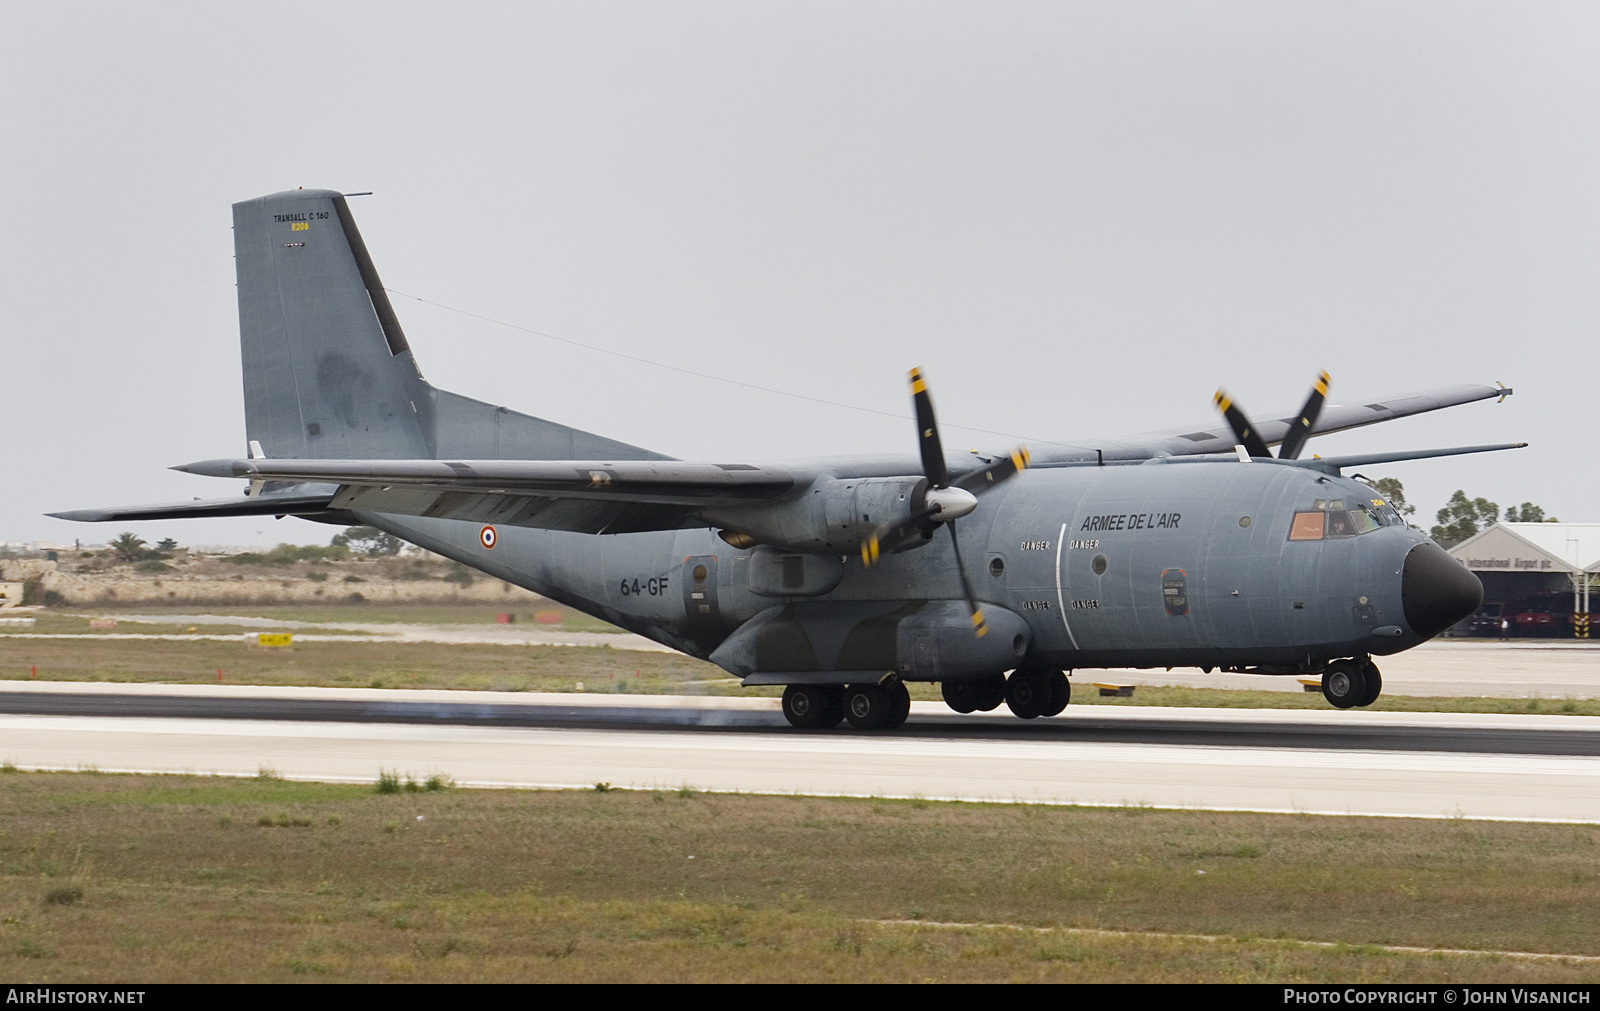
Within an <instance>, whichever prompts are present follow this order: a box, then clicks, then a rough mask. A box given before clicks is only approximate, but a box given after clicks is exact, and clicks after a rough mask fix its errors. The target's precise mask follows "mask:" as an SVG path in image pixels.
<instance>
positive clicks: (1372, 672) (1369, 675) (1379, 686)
mask: <svg viewBox="0 0 1600 1011" xmlns="http://www.w3.org/2000/svg"><path fill="white" fill-rule="evenodd" d="M1361 673H1362V675H1363V676H1364V677H1365V678H1366V681H1367V690H1366V691H1365V692H1363V693H1362V695H1361V701H1360V702H1357V703H1356V705H1357V706H1358V707H1359V706H1370V705H1372V704H1373V703H1374V702H1376V701H1378V696H1379V695H1382V694H1383V675H1382V674H1380V673H1378V665H1377V664H1375V663H1373V662H1372V661H1371V660H1368V661H1367V667H1366V670H1364V671H1362V672H1361Z"/></svg>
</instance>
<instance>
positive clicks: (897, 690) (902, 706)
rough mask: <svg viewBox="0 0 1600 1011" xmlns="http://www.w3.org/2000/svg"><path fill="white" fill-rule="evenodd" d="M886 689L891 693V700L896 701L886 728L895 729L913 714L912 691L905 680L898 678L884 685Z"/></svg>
mask: <svg viewBox="0 0 1600 1011" xmlns="http://www.w3.org/2000/svg"><path fill="white" fill-rule="evenodd" d="M884 691H886V692H888V693H889V700H890V701H891V702H893V703H894V712H893V713H892V714H891V715H890V717H889V723H888V725H887V726H886V727H885V728H884V729H886V730H893V729H894V728H895V727H898V726H902V725H903V724H904V723H905V722H906V718H907V717H909V716H910V715H911V692H910V690H909V689H907V688H906V684H905V682H904V681H901V680H899V679H896V680H895V681H894V682H893V683H892V684H889V685H886V686H884Z"/></svg>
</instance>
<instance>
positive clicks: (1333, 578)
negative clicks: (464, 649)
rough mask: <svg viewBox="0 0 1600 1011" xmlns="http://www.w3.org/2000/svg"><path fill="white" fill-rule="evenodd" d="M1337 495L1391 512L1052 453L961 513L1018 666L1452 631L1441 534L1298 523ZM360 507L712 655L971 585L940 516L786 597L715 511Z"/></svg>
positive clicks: (1408, 638)
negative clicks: (502, 520) (1428, 607)
mask: <svg viewBox="0 0 1600 1011" xmlns="http://www.w3.org/2000/svg"><path fill="white" fill-rule="evenodd" d="M1330 504H1331V505H1338V506H1342V507H1343V509H1344V511H1346V512H1348V511H1355V510H1358V509H1365V510H1366V511H1367V512H1368V513H1370V514H1372V515H1377V511H1378V510H1379V509H1386V508H1387V507H1384V506H1383V505H1382V501H1381V498H1380V497H1379V496H1377V495H1376V494H1375V493H1374V492H1373V490H1372V489H1371V488H1370V487H1369V486H1367V485H1365V484H1362V483H1360V482H1358V481H1354V480H1351V479H1348V478H1342V477H1331V476H1327V475H1324V474H1321V473H1319V472H1317V471H1315V470H1312V469H1308V468H1305V467H1296V466H1286V465H1278V464H1274V463H1272V462H1271V461H1258V462H1256V463H1252V464H1242V463H1224V462H1206V463H1180V462H1164V461H1157V462H1152V463H1148V464H1144V465H1135V466H1106V467H1094V466H1078V467H1060V468H1046V469H1036V470H1029V471H1026V472H1024V473H1022V474H1019V475H1018V476H1017V477H1016V478H1015V479H1014V480H1012V481H1011V482H1009V483H1008V484H1006V485H1004V486H1002V487H1000V488H996V489H995V490H994V491H993V492H991V493H990V494H988V495H986V496H984V497H983V498H982V500H981V503H980V505H979V506H978V508H977V510H976V511H975V512H974V513H972V514H971V515H970V516H968V517H966V518H964V519H962V520H961V521H960V543H961V548H962V552H963V561H964V562H965V564H966V567H967V570H968V571H969V572H970V573H972V579H973V582H974V586H975V590H976V593H977V597H978V599H979V600H980V601H982V602H983V603H984V604H986V605H988V606H989V607H992V608H993V607H997V608H1001V609H1005V610H1006V611H1009V612H1012V613H1013V614H1015V615H1017V616H1019V617H1020V618H1021V619H1022V621H1023V622H1024V623H1025V625H1026V629H1027V631H1026V633H1025V635H1026V638H1027V642H1026V643H1025V655H1024V656H1023V657H1021V658H1020V659H1017V660H1016V661H1015V662H1014V663H1011V664H1010V666H1012V667H1017V668H1021V667H1024V666H1027V667H1057V668H1064V669H1069V670H1070V669H1075V668H1084V667H1157V666H1187V667H1203V668H1211V667H1223V668H1227V667H1237V668H1243V667H1246V666H1253V667H1258V668H1262V667H1266V668H1273V669H1274V671H1273V672H1283V673H1290V672H1293V671H1295V670H1306V671H1310V670H1317V669H1320V668H1321V667H1322V666H1324V665H1325V664H1326V663H1327V662H1328V660H1329V659H1331V658H1336V657H1351V656H1364V655H1367V654H1380V655H1381V654H1389V653H1395V652H1399V651H1401V650H1403V649H1407V648H1410V647H1412V646H1415V645H1417V644H1418V643H1420V642H1422V641H1424V640H1425V639H1427V638H1429V637H1431V636H1432V635H1433V634H1436V633H1437V631H1438V629H1436V628H1435V629H1428V628H1425V627H1424V628H1422V629H1417V628H1414V627H1412V626H1413V623H1411V622H1408V620H1407V614H1406V606H1407V605H1406V600H1405V598H1404V597H1403V587H1402V583H1403V577H1404V573H1405V569H1406V561H1407V557H1408V555H1410V554H1411V553H1412V552H1413V551H1414V550H1421V551H1432V552H1438V551H1439V549H1438V548H1437V546H1435V545H1433V544H1432V542H1431V541H1429V540H1428V539H1427V538H1426V537H1425V536H1423V535H1422V534H1421V533H1419V532H1418V531H1416V530H1414V529H1411V528H1410V527H1407V526H1405V525H1404V524H1402V523H1399V522H1398V521H1397V519H1396V518H1394V517H1393V514H1392V512H1390V513H1388V514H1387V515H1388V516H1389V519H1388V520H1387V521H1386V523H1385V525H1379V524H1374V523H1371V522H1368V523H1366V524H1359V523H1358V524H1356V525H1355V526H1352V525H1351V524H1350V521H1349V520H1348V519H1345V518H1343V517H1335V518H1333V519H1329V520H1328V521H1327V522H1326V529H1325V532H1324V533H1322V534H1321V535H1320V536H1318V537H1316V538H1314V539H1291V536H1290V534H1291V525H1292V524H1293V523H1294V522H1295V516H1296V514H1297V513H1302V514H1303V513H1308V512H1312V511H1317V510H1321V511H1326V512H1329V513H1330V515H1332V514H1333V513H1335V512H1338V511H1339V510H1337V509H1334V510H1330V509H1329V506H1330ZM361 518H362V519H363V520H365V521H369V522H371V523H373V524H374V525H377V526H380V527H383V528H385V529H388V530H390V531H392V532H394V533H396V534H398V535H400V536H402V537H404V538H406V539H407V540H410V541H412V542H415V543H417V544H419V545H422V546H424V547H426V548H429V549H431V550H434V551H437V552H438V553H440V554H443V555H446V556H448V557H451V558H454V559H457V560H459V561H462V562H464V563H466V564H468V565H471V566H473V567H475V568H478V569H482V570H484V571H486V572H488V573H491V574H492V575H495V576H497V577H499V578H501V579H504V580H506V581H507V582H510V583H514V584H516V585H519V586H523V587H526V588H528V589H530V590H533V591H535V592H538V593H541V594H544V595H546V596H549V597H551V598H553V599H555V600H558V601H561V602H563V603H566V604H569V605H571V606H573V607H576V608H578V609H579V610H582V611H584V612H586V613H589V614H592V615H594V616H596V617H599V618H603V619H605V620H607V621H610V622H613V623H615V624H617V625H620V626H621V627H623V628H626V629H629V630H631V631H634V632H637V633H639V634H641V635H645V636H647V637H649V638H651V639H653V640H656V641H658V642H661V643H664V644H666V645H669V646H672V647H674V648H677V649H680V650H682V651H684V652H686V653H689V654H691V655H694V656H697V657H702V658H705V657H709V656H710V655H711V653H712V652H713V651H714V650H715V649H716V648H717V646H718V645H720V644H721V643H722V642H723V641H724V640H725V639H726V638H727V637H728V636H729V635H730V634H731V633H733V632H734V631H735V630H736V629H738V628H739V627H740V626H741V625H742V624H744V623H745V622H747V621H748V620H749V619H751V618H752V617H754V616H756V615H758V614H759V613H761V612H762V611H764V610H767V609H770V608H774V607H779V606H783V605H785V604H791V603H796V604H799V605H800V606H802V607H806V606H814V605H813V604H812V602H816V603H817V604H834V605H837V604H841V603H845V602H861V603H875V604H880V605H887V604H893V603H895V602H914V601H938V600H949V601H959V600H960V599H961V586H960V582H959V580H958V578H957V575H956V569H955V563H954V557H953V551H952V546H951V540H950V538H949V537H948V536H947V535H946V534H945V533H944V532H943V531H939V530H935V531H934V532H933V536H932V537H931V539H929V540H927V541H925V542H923V544H922V546H920V547H915V548H912V549H910V550H905V551H901V552H898V553H895V554H891V555H887V556H885V557H884V559H883V560H882V561H880V562H879V563H878V564H877V565H875V566H873V567H871V568H865V567H863V565H862V563H861V560H860V559H859V558H856V557H851V556H845V557H844V558H843V576H842V578H841V579H840V580H839V582H838V584H837V586H835V587H834V588H833V589H831V590H830V591H828V592H826V593H822V594H816V595H809V596H804V597H801V596H791V597H785V596H782V595H767V594H773V593H774V590H773V588H772V587H770V586H763V587H762V588H763V589H765V590H767V594H757V593H755V592H752V589H751V584H752V580H751V578H750V571H749V570H750V563H751V561H752V556H753V554H754V552H752V551H750V550H739V549H736V548H733V547H731V546H730V545H729V544H727V543H725V542H724V541H723V540H722V539H720V538H719V537H718V536H717V535H716V533H715V531H713V530H711V529H689V530H677V531H665V532H650V533H634V534H618V535H598V536H597V535H589V534H579V533H567V532H560V531H549V530H537V529H528V528H519V527H500V528H497V529H496V534H497V538H496V540H495V543H494V547H493V548H489V549H486V548H484V547H483V546H482V543H481V541H480V533H481V529H482V528H481V525H479V524H473V523H465V522H461V521H456V520H435V519H424V518H418V517H410V516H393V515H384V514H363V515H362V517H361ZM1357 518H1358V519H1359V518H1360V517H1357ZM1301 522H1302V524H1304V523H1306V522H1308V521H1307V520H1302V521H1301ZM1312 522H1315V521H1312ZM1363 525H1364V526H1365V527H1366V529H1365V532H1361V533H1356V532H1355V529H1356V528H1357V527H1359V526H1363ZM1302 536H1305V534H1304V531H1302ZM762 550H763V549H761V548H757V549H755V552H759V551H762ZM1440 553H1441V554H1442V552H1440ZM829 561H830V563H831V559H830V560H829ZM698 566H704V567H705V568H704V569H703V570H702V578H701V579H700V580H699V581H698V582H696V580H695V579H694V571H695V569H696V567H698ZM1422 624H1426V623H1425V622H1423V623H1422ZM1278 668H1281V671H1279V670H1277V669H1278ZM995 673H998V671H996V672H995ZM912 679H915V678H912ZM923 679H930V680H931V679H932V678H923Z"/></svg>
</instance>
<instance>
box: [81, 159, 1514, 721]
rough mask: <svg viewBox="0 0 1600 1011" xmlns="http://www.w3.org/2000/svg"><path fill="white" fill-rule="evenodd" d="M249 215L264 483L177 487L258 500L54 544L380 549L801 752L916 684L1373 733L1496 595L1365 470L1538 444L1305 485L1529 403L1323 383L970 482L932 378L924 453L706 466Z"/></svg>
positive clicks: (989, 695)
mask: <svg viewBox="0 0 1600 1011" xmlns="http://www.w3.org/2000/svg"><path fill="white" fill-rule="evenodd" d="M233 214H234V243H235V251H236V256H237V269H238V284H239V330H240V340H241V344H242V346H243V355H244V398H245V426H246V431H245V439H246V445H247V446H248V457H247V458H245V459H221V460H208V461H204V462H201V463H192V464H189V465H187V466H182V467H178V468H177V469H178V470H181V471H187V472H189V473H193V474H202V475H209V476H215V477H227V478H244V479H247V480H248V481H249V487H248V491H247V492H246V493H245V494H244V495H243V496H235V497H233V498H224V499H216V500H209V501H195V502H183V503H173V504H169V505H156V506H143V507H134V508H113V509H96V510H83V511H77V512H66V513H57V514H55V515H57V516H61V517H63V518H66V519H76V520H90V521H112V520H122V521H127V520H145V519H176V518H183V517H201V516H254V515H263V516H268V515H270V516H299V517H303V518H305V519H309V520H316V521H319V522H326V523H337V524H353V523H365V524H370V525H372V526H375V527H378V528H381V529H383V530H387V531H389V532H390V533H393V534H395V535H397V536H399V537H402V538H404V539H406V540H407V541H410V542H412V543H413V544H417V545H420V546H422V547H424V548H427V549H428V550H431V551H435V552H438V553H439V554H441V555H445V556H447V557H450V558H453V559H456V560H459V561H461V562H464V563H465V564H467V565H470V566H473V567H474V568H477V569H481V570H483V571H484V572H487V573H489V574H491V575H493V576H496V577H498V578H500V579H503V580H506V581H507V582H511V583H515V584H517V585H519V586H524V587H527V588H528V589H530V590H533V591H536V592H538V593H541V594H544V595H546V596H548V597H551V598H553V599H555V600H558V601H561V602H562V603H565V604H568V605H571V606H572V607H575V608H577V609H579V610H581V611H585V612H587V613H589V614H592V615H595V616H596V617H599V618H603V619H605V620H606V621H610V622H613V623H615V624H617V625H620V626H622V627H623V628H626V629H630V630H632V631H634V632H637V633H639V634H641V635H644V636H647V637H649V638H651V639H653V640H655V641H657V642H661V643H664V644H666V645H668V646H671V647H674V648H676V649H679V650H682V651H683V652H685V653H688V654H690V655H692V656H696V657H701V658H704V659H707V660H710V661H711V662H712V663H715V664H717V665H718V666H720V667H722V668H723V669H724V670H727V671H729V672H730V673H732V674H735V675H737V676H739V677H740V678H742V679H743V681H744V683H745V684H747V685H784V686H786V688H785V691H784V696H783V712H784V715H785V716H786V717H787V718H788V720H789V722H790V723H792V724H794V725H795V726H797V727H832V726H837V725H838V724H839V723H840V722H841V721H842V720H849V721H850V723H851V724H852V725H853V726H855V727H857V728H859V729H883V728H889V727H895V726H898V725H900V724H901V723H902V722H904V720H905V718H906V715H907V713H908V711H909V706H910V697H909V694H908V693H907V690H906V687H905V683H906V682H910V681H924V682H937V683H939V684H940V685H941V688H942V691H943V695H944V698H945V700H946V701H947V702H948V703H949V705H950V706H951V707H952V708H953V709H955V710H957V711H958V712H972V711H975V710H991V709H994V708H996V707H997V706H999V705H1000V703H1001V702H1005V703H1006V704H1007V705H1009V706H1010V708H1011V710H1012V712H1014V713H1015V714H1016V715H1017V716H1020V717H1022V718H1024V719H1029V718H1034V717H1039V716H1053V715H1056V714H1058V713H1060V712H1061V711H1062V709H1063V707H1064V706H1065V705H1066V704H1067V702H1068V699H1069V697H1070V693H1071V686H1070V682H1069V681H1068V678H1067V676H1066V675H1067V674H1068V673H1069V672H1071V671H1073V670H1080V669H1084V668H1097V667H1179V666H1181V667H1199V668H1200V669H1202V670H1204V671H1207V672H1210V671H1213V670H1221V671H1232V672H1245V673H1253V674H1264V675H1274V674H1277V675H1296V674H1298V675H1305V674H1320V675H1321V678H1322V691H1323V694H1324V695H1325V696H1326V698H1327V700H1328V701H1329V702H1330V703H1332V704H1333V705H1335V706H1338V707H1341V708H1348V707H1351V706H1363V705H1368V704H1370V703H1371V702H1372V701H1373V700H1375V699H1376V698H1377V697H1378V693H1379V691H1380V688H1381V679H1380V676H1379V673H1378V668H1377V666H1376V664H1374V663H1373V661H1372V658H1373V657H1374V656H1383V655H1387V654H1392V653H1397V652H1399V651H1401V650H1404V649H1409V648H1410V647H1412V646H1415V645H1417V644H1418V643H1421V642H1423V641H1424V640H1426V639H1428V638H1430V637H1432V636H1434V635H1436V634H1438V633H1439V632H1441V631H1443V630H1444V629H1445V628H1447V627H1449V626H1450V625H1451V624H1453V623H1454V622H1455V621H1457V620H1458V619H1460V618H1462V617H1465V616H1466V615H1469V614H1471V613H1472V612H1473V611H1474V610H1475V609H1476V608H1477V606H1478V603H1479V600H1480V598H1481V597H1482V587H1481V586H1480V584H1479V583H1478V580H1477V578H1476V577H1475V576H1473V575H1472V573H1471V572H1469V571H1467V570H1466V569H1465V568H1463V567H1462V566H1461V565H1459V564H1458V563H1456V562H1455V561H1454V560H1453V559H1451V558H1450V556H1449V555H1447V554H1446V553H1445V552H1444V551H1443V550H1442V549H1441V548H1440V547H1439V546H1438V545H1436V544H1434V543H1433V542H1432V541H1430V540H1429V539H1428V538H1427V537H1425V536H1424V535H1422V534H1421V533H1419V532H1418V531H1416V530H1414V529H1412V528H1411V527H1409V526H1407V525H1406V523H1405V522H1404V521H1403V520H1402V519H1401V518H1400V516H1399V515H1398V514H1397V513H1396V512H1395V510H1394V509H1393V508H1392V507H1391V506H1390V505H1389V504H1388V503H1387V502H1386V501H1384V498H1383V496H1382V495H1380V494H1379V493H1378V492H1376V491H1375V490H1374V489H1373V488H1372V487H1371V486H1370V485H1369V484H1367V483H1364V482H1363V481H1362V480H1359V479H1354V478H1351V477H1345V476H1342V471H1343V470H1345V469H1346V468H1349V467H1353V466H1357V465H1364V464H1377V463H1385V462H1392V461H1398V460H1415V459H1423V458H1426V457H1435V456H1446V455H1452V454H1457V453H1476V452H1484V451H1488V450H1495V449H1511V448H1516V446H1517V445H1522V444H1516V445H1501V446H1471V447H1461V448H1456V449H1442V450H1430V451H1421V452H1388V453H1367V454H1360V455H1355V456H1335V457H1328V458H1315V457H1313V458H1312V459H1309V460H1305V459H1300V453H1301V450H1302V449H1303V448H1304V447H1305V443H1306V439H1307V438H1308V437H1309V436H1311V435H1318V434H1323V433H1327V432H1340V431H1345V430H1347V429H1352V428H1357V427H1360V426H1363V425H1370V424H1374V423H1376V422H1380V421H1387V420H1390V419H1392V418H1399V417H1405V416H1408V415H1414V414H1420V413H1423V412H1425V411H1432V410H1437V409H1439V408H1443V407H1450V406H1454V405H1458V404H1465V403H1468V402H1471V401H1477V400H1485V399H1489V398H1501V399H1504V397H1505V396H1506V395H1507V394H1509V393H1510V392H1511V391H1510V390H1509V389H1505V388H1504V387H1500V388H1493V387H1487V386H1454V387H1449V388H1445V389H1439V390H1433V391H1430V392H1428V393H1424V394H1421V395H1417V396H1410V397H1402V398H1398V399H1393V400H1382V401H1374V402H1370V403H1358V404H1347V405H1341V404H1325V403H1324V400H1325V394H1326V392H1327V377H1326V375H1325V374H1324V375H1323V376H1321V377H1319V379H1318V381H1317V383H1316V386H1315V388H1314V389H1313V390H1312V393H1311V395H1310V397H1309V398H1308V399H1307V401H1306V403H1305V407H1304V408H1303V409H1302V411H1301V412H1300V414H1299V415H1298V416H1297V417H1294V418H1286V419H1281V420H1273V421H1268V422H1265V423H1262V424H1259V425H1257V424H1253V423H1252V422H1251V421H1250V420H1249V419H1248V418H1247V417H1246V416H1245V415H1244V413H1243V412H1242V411H1241V410H1240V408H1239V407H1238V405H1236V404H1234V403H1233V402H1232V401H1231V400H1229V399H1228V397H1226V396H1225V395H1224V394H1222V393H1221V392H1219V393H1218V394H1217V406H1218V407H1220V408H1221V410H1222V413H1223V416H1224V418H1225V419H1226V421H1227V423H1228V424H1227V427H1224V428H1206V429H1196V430H1194V431H1182V432H1177V433H1173V434H1169V435H1156V436H1149V437H1141V438H1135V439H1123V440H1117V441H1107V442H1095V443H1092V444H1088V445H1082V446H1064V445H1058V446H1053V447H1052V448H1049V449H1040V450H1037V451H1035V452H1034V453H1033V454H1032V455H1031V456H1030V454H1029V452H1028V450H1026V449H1024V448H1021V447H1018V448H1015V449H1009V450H1007V451H1005V452H999V453H985V452H978V451H973V453H972V454H969V455H960V454H946V453H945V451H944V449H943V445H942V443H941V441H940V438H939V429H938V426H937V424H936V423H935V420H934V413H933V406H932V400H931V398H930V397H929V394H928V389H927V386H926V383H925V381H924V379H923V378H922V377H921V376H920V375H919V374H918V373H917V372H912V373H911V388H912V400H913V407H914V413H915V416H916V425H917V429H916V430H917V439H918V448H919V450H920V453H919V454H918V455H917V456H911V455H909V454H907V455H904V456H883V457H872V458H851V459H830V460H811V461H801V462H779V463H745V462H731V463H730V462H718V463H686V462H682V461H679V460H674V459H672V458H670V457H667V456H663V455H661V454H659V453H654V452H651V451H649V450H646V449H641V448H639V447H637V446H630V445H626V444H624V443H621V442H615V441H612V440H610V439H606V438H603V437H601V436H598V435H593V434H590V433H588V432H582V431H578V430H576V429H573V428H568V427H565V426H563V425H558V424H555V423H553V422H550V421H545V420H542V419H540V418H534V417H529V416H527V415H524V414H518V413H516V412H514V411H511V410H508V409H507V408H504V407H495V406H492V405H489V404H485V403H482V402H480V401H476V400H471V399H469V398H467V397H463V396H460V395H458V394H455V393H448V392H446V391H444V390H440V389H437V388H435V387H433V386H431V385H429V384H428V382H427V381H426V380H424V379H423V377H422V372H421V371H420V369H419V368H418V366H417V363H416V361H415V360H414V358H413V356H412V353H411V350H410V348H409V346H408V345H407V343H406V337H405V334H404V332H403V331H402V330H401V327H400V321H399V319H398V318H397V317H396V316H395V312H394V309H393V307H392V306H391V304H390V302H389V297H388V295H387V293H386V292H385V290H384V287H383V285H382V283H381V282H380V281H379V279H378V274H377V271H376V270H375V269H374V268H373V265H372V259H371V257H370V256H369V255H368V253H367V248H366V245H365V243H363V242H362V239H361V234H360V233H359V232H358V231H357V230H356V225H355V221H354V219H353V218H352V217H351V214H350V208H349V206H348V205H347V203H346V201H345V197H344V196H343V195H341V194H339V193H336V192H332V191H327V190H304V189H302V190H292V191H289V192H286V193H277V194H273V195H271V196H266V197H261V198H258V199H255V200H247V201H245V202H243V203H239V204H235V205H234V207H233ZM1274 444H1276V445H1278V446H1279V452H1278V455H1277V456H1276V457H1274V456H1273V455H1272V453H1271V450H1270V447H1271V446H1273V445H1274ZM958 526H959V528H960V535H959V537H958V536H957V528H958Z"/></svg>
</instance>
